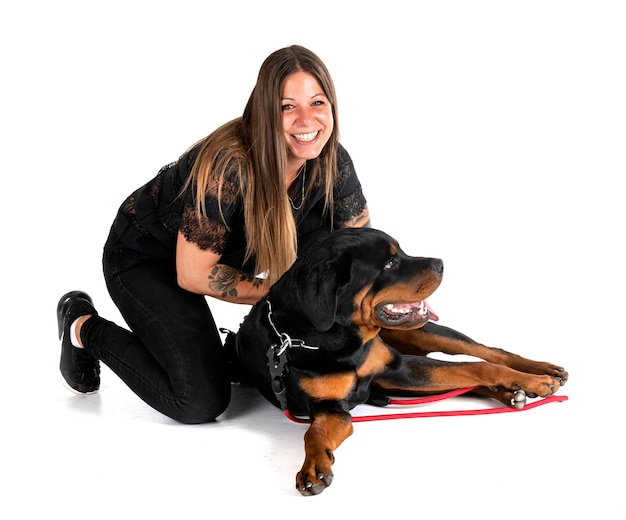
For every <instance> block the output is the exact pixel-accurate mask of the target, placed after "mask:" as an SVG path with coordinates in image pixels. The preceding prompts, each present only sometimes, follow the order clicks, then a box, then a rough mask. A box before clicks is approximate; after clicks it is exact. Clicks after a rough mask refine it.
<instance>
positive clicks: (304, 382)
mask: <svg viewBox="0 0 626 520" xmlns="http://www.w3.org/2000/svg"><path fill="white" fill-rule="evenodd" d="M355 383H356V374H353V373H343V374H328V375H325V376H318V377H303V378H302V379H301V380H300V381H299V382H298V385H299V386H300V388H301V389H302V390H303V391H304V392H306V393H307V394H308V395H309V396H310V397H312V398H314V399H344V398H345V397H346V396H347V395H348V393H350V391H351V390H352V389H353V388H354V384H355Z"/></svg>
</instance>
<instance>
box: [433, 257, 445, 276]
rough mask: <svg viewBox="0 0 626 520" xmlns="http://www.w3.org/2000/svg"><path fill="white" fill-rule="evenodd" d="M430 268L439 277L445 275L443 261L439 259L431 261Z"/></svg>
mask: <svg viewBox="0 0 626 520" xmlns="http://www.w3.org/2000/svg"><path fill="white" fill-rule="evenodd" d="M430 268H431V269H432V270H433V271H435V272H436V273H437V274H438V275H439V276H442V275H443V260H441V259H439V258H433V259H432V260H431V261H430Z"/></svg>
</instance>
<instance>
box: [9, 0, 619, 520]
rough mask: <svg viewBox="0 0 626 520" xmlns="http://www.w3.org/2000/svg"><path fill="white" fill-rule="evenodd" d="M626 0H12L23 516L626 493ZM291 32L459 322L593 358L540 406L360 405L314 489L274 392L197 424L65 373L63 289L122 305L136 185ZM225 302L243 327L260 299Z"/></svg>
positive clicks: (602, 511)
mask: <svg viewBox="0 0 626 520" xmlns="http://www.w3.org/2000/svg"><path fill="white" fill-rule="evenodd" d="M622 5H623V4H622V3H621V2H609V1H602V0H594V1H576V0H568V1H551V0H544V1H526V2H512V1H505V0H498V1H495V0H494V1H439V2H434V1H433V2H419V1H416V2H406V1H397V0H387V1H385V2H371V1H354V2H350V1H340V0H333V1H326V0H319V1H317V2H285V1H278V0H264V1H256V2H255V1H236V0H229V1H227V2H226V1H225V2H211V1H208V0H206V1H191V0H178V1H176V2H164V1H158V0H152V1H138V0H125V1H117V0H109V1H107V2H95V1H75V2H73V1H68V0H57V1H55V2H47V1H28V0H25V1H21V2H11V3H8V2H6V3H3V4H2V7H1V8H0V45H1V47H0V48H1V49H2V50H1V51H0V53H1V54H0V56H1V62H0V67H1V72H2V81H1V83H0V89H1V94H2V95H1V96H0V104H1V114H0V120H1V123H0V124H1V132H2V134H1V141H0V143H1V144H0V146H1V148H0V150H1V153H2V175H3V186H4V188H3V191H2V198H3V203H2V205H1V207H0V211H1V212H2V214H1V216H2V224H3V237H4V239H3V246H2V251H3V254H2V258H3V267H2V273H3V279H4V283H3V287H4V291H3V293H2V296H3V299H4V305H3V310H2V327H3V331H4V341H3V342H2V349H3V352H2V356H3V357H2V368H1V369H0V370H1V374H2V375H1V377H0V385H1V386H0V399H1V400H2V401H1V403H2V411H3V413H2V417H3V427H2V442H1V448H0V450H1V451H0V468H1V471H2V474H3V476H4V484H3V488H2V498H1V499H0V511H3V510H6V512H4V511H3V512H1V513H0V514H1V515H2V517H3V518H11V519H13V518H20V519H21V518H35V517H36V516H35V515H39V516H38V517H49V516H53V515H54V516H55V517H56V516H57V515H60V516H68V517H69V516H72V517H80V518H86V519H95V518H107V519H110V518H122V519H126V518H170V517H174V516H176V517H185V518H205V517H207V518H208V517H212V516H214V515H215V514H217V511H222V513H221V514H226V515H228V517H232V518H248V517H250V518H252V517H257V515H268V516H275V515H280V517H281V518H282V517H287V516H291V515H297V516H298V517H300V518H314V517H315V518H319V517H320V515H329V516H330V517H331V518H335V517H337V516H338V515H339V514H340V513H339V511H340V510H341V511H344V513H341V514H345V512H346V510H347V513H349V514H351V515H353V517H354V518H359V517H364V518H371V517H373V516H374V515H378V514H385V515H389V516H391V515H397V514H406V513H409V514H411V516H415V517H416V518H417V517H421V518H435V519H437V518H442V519H448V518H498V517H507V518H512V519H517V518H527V517H529V516H532V517H560V518H563V517H566V516H567V515H569V514H572V513H577V514H578V515H579V516H580V517H589V516H590V515H592V514H593V517H594V518H614V517H615V516H616V512H617V511H620V510H621V511H623V507H622V506H621V501H620V496H619V493H621V492H622V489H621V488H622V486H621V485H620V486H619V487H618V479H617V477H614V476H613V474H617V475H618V476H619V475H621V472H622V470H623V466H624V463H625V462H626V461H625V460H624V459H625V457H624V443H623V439H624V427H623V425H622V424H623V423H622V422H620V423H619V425H618V420H619V417H620V415H622V410H621V407H622V403H621V398H620V397H619V395H620V394H619V393H618V392H619V390H620V389H621V382H622V378H623V366H624V361H625V360H624V353H623V350H624V346H625V344H624V343H625V342H624V335H623V332H622V330H621V329H622V328H623V322H624V310H625V309H624V303H623V299H622V297H623V294H624V289H625V284H624V274H623V269H624V253H623V249H624V247H623V246H624V244H623V243H624V238H623V237H624V231H623V227H624V223H625V219H624V203H623V196H624V188H623V178H624V173H626V160H625V155H624V154H625V143H626V140H625V138H626V128H625V125H626V123H625V121H626V103H625V99H626V97H625V95H624V92H626V77H625V58H626V52H625V51H626V37H625V31H624V27H625V24H626V17H625V14H624V9H623V8H622ZM292 43H298V44H302V45H305V46H307V47H309V48H310V49H312V50H313V51H315V52H316V53H317V54H318V55H319V56H320V57H321V58H322V59H323V60H324V61H325V63H326V64H327V66H328V68H329V69H330V71H331V73H332V75H333V77H334V80H335V83H336V87H337V91H338V95H339V110H340V128H341V136H342V142H343V144H344V145H345V146H346V148H347V149H348V151H349V152H350V154H351V155H352V158H353V160H354V162H355V164H356V167H357V170H358V173H359V176H360V179H361V182H362V184H363V186H364V189H365V193H366V196H367V198H368V202H369V206H370V211H371V213H372V216H373V224H374V225H375V226H376V227H379V228H381V229H384V230H385V231H387V232H388V233H390V234H392V235H393V236H395V237H396V238H398V239H399V240H400V242H401V245H402V246H403V248H404V249H405V250H406V251H407V252H408V253H410V254H414V255H420V256H421V255H427V256H438V257H441V258H443V259H444V261H445V265H446V275H445V278H444V282H443V285H442V287H441V288H440V290H439V291H438V293H436V295H434V296H433V297H432V298H431V300H430V301H431V304H432V305H433V306H434V307H435V309H436V310H437V312H438V314H439V315H440V317H441V323H443V324H446V325H450V326H453V327H454V328H457V329H459V330H461V331H463V332H465V333H467V334H468V335H470V336H472V337H474V338H475V339H477V340H479V341H482V342H484V343H486V344H489V345H492V346H499V347H502V348H506V349H507V350H512V351H514V352H518V353H520V354H523V355H526V356H528V357H534V358H539V359H542V360H548V361H551V362H554V363H559V364H563V365H564V366H565V367H566V368H567V369H568V370H569V371H570V374H571V379H570V382H569V383H568V385H567V386H566V387H564V388H563V389H562V393H563V394H565V395H568V396H569V400H568V401H567V402H565V403H556V404H550V405H546V406H544V407H540V408H537V409H534V410H529V411H527V412H523V413H516V414H501V415H500V414H498V415H490V416H479V417H458V418H435V419H407V420H400V421H381V422H376V423H360V424H357V425H356V428H355V433H354V435H353V436H352V437H351V438H350V439H348V440H347V441H346V442H345V443H344V444H343V445H342V446H341V447H340V448H339V449H338V450H337V452H336V457H337V462H336V463H335V467H334V469H335V482H334V483H333V485H332V486H331V487H330V488H329V489H328V490H326V491H325V492H324V493H323V494H322V495H320V496H318V497H312V498H302V497H300V496H299V494H298V493H297V492H296V491H295V489H294V476H295V473H296V471H297V470H298V469H299V467H300V465H301V463H302V457H303V453H302V435H303V433H304V427H303V426H301V425H296V424H294V423H291V422H289V421H288V420H287V419H286V418H284V417H283V416H282V415H281V414H280V412H279V411H278V410H275V409H273V408H272V407H271V406H269V405H268V404H266V403H265V402H264V401H263V400H262V399H261V398H259V397H258V396H257V395H256V393H255V392H254V391H253V390H251V389H242V388H235V389H234V396H233V404H232V406H231V408H230V409H229V411H228V412H227V413H226V414H225V415H224V416H223V417H222V418H220V420H219V421H218V422H217V423H215V424H207V425H200V426H183V425H178V424H174V423H172V422H171V421H170V420H168V419H167V418H165V417H163V416H161V415H159V414H158V413H157V412H154V411H153V410H151V409H150V408H148V407H147V405H145V404H143V403H142V402H141V401H140V400H139V399H138V398H136V397H135V396H134V394H132V393H131V392H130V391H129V390H128V389H127V388H126V387H125V386H124V385H123V384H122V383H121V382H120V381H119V380H118V379H117V377H116V376H115V375H114V374H112V373H111V372H110V371H108V369H107V368H106V367H105V368H103V374H102V388H101V392H100V393H99V394H98V395H96V396H91V397H81V396H74V395H73V394H70V393H69V392H68V391H67V390H66V389H65V388H64V387H63V386H61V384H60V383H59V378H58V368H57V365H58V356H59V345H58V341H57V338H56V317H55V307H56V303H57V301H58V298H59V297H60V296H61V295H62V294H63V293H65V292H66V291H68V290H72V289H83V290H86V291H88V292H89V293H90V294H91V295H92V297H93V299H94V301H95V303H96V306H97V308H98V310H99V312H100V314H101V315H103V316H105V317H108V318H110V319H113V320H115V321H120V318H119V314H118V313H117V310H116V309H115V308H114V306H113V304H112V303H111V301H110V300H109V298H108V295H107V293H106V288H105V286H104V281H103V279H102V275H101V267H100V258H101V250H102V245H103V243H104V240H105V237H106V234H107V232H108V228H109V226H110V223H111V221H112V218H113V216H114V214H115V212H116V210H117V207H118V206H119V204H120V203H121V202H122V200H123V199H124V198H125V197H126V196H127V195H128V194H129V193H130V192H131V191H132V190H134V189H135V188H136V187H138V186H139V185H141V184H143V183H144V182H146V181H147V180H148V179H150V178H151V177H152V176H154V174H155V173H156V172H157V171H158V169H159V168H160V167H161V166H162V165H164V164H166V163H168V162H170V161H172V160H175V159H176V158H177V157H178V156H179V155H180V154H181V153H182V152H183V151H184V150H185V149H186V148H187V147H188V146H189V145H191V144H192V143H194V142H195V141H196V140H198V139H200V138H202V137H203V136H205V135H206V134H207V133H209V132H210V131H211V130H213V129H214V128H216V127H217V126H218V125H220V124H222V123H224V122H225V121H227V120H229V119H232V118H234V117H237V116H239V115H240V114H241V112H242V111H243V107H244V105H245V102H246V101H247V98H248V95H249V94H250V91H251V89H252V87H253V85H254V82H255V80H256V75H257V73H258V69H259V67H260V65H261V62H262V61H263V59H264V58H265V57H266V56H267V55H268V54H270V53H271V52H272V51H274V50H276V49H278V48H280V47H284V46H286V45H289V44H292ZM215 309H216V311H215V312H216V314H217V317H218V321H219V325H223V326H228V327H231V328H232V327H235V328H236V327H237V325H238V323H239V320H240V319H241V317H242V316H243V315H244V314H245V312H246V311H247V308H246V307H237V306H231V305H224V304H220V305H217V304H216V307H215ZM475 404H476V403H473V402H468V401H467V400H465V399H460V400H459V399H457V400H455V402H454V403H452V404H448V405H447V406H451V407H453V408H464V407H468V406H470V407H471V406H474V405H475ZM444 406H445V405H444ZM9 512H10V513H9Z"/></svg>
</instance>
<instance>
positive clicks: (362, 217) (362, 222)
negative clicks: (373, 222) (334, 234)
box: [341, 210, 370, 227]
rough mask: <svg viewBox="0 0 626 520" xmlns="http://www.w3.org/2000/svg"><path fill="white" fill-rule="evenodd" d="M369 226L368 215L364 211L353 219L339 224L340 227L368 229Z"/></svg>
mask: <svg viewBox="0 0 626 520" xmlns="http://www.w3.org/2000/svg"><path fill="white" fill-rule="evenodd" d="M369 225H370V213H369V211H367V210H364V211H363V212H362V213H359V214H358V215H356V216H355V217H353V218H351V219H350V220H348V221H346V222H344V223H343V224H341V227H369Z"/></svg>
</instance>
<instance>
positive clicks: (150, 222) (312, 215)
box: [114, 146, 366, 274]
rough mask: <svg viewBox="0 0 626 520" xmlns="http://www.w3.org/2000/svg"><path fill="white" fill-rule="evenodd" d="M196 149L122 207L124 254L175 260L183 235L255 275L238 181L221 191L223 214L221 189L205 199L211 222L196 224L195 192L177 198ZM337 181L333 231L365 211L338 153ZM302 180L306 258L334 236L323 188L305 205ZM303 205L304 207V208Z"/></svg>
mask: <svg viewBox="0 0 626 520" xmlns="http://www.w3.org/2000/svg"><path fill="white" fill-rule="evenodd" d="M197 151H198V149H193V150H191V151H190V152H187V153H185V154H184V155H182V156H181V158H180V159H179V160H178V161H176V162H173V163H170V164H168V165H166V166H164V167H163V168H161V170H160V171H159V173H158V174H157V176H156V177H155V178H153V179H152V180H150V181H149V182H148V183H146V184H145V185H144V186H142V187H141V188H139V189H138V190H136V191H135V192H134V193H132V194H131V195H130V196H129V197H128V198H127V199H126V200H125V201H124V203H123V204H122V206H121V207H120V210H119V213H118V217H117V219H116V222H115V224H114V229H115V231H116V234H117V236H118V238H119V240H120V242H121V245H123V246H124V247H126V248H129V249H131V250H134V251H136V252H138V253H140V254H143V255H147V256H152V257H160V258H165V259H173V258H174V255H175V250H176V236H177V234H178V231H179V230H180V231H181V232H182V233H183V234H184V235H185V237H186V238H187V240H189V241H191V242H194V243H195V244H197V245H198V246H199V247H200V248H201V249H203V250H210V251H212V252H214V253H217V254H219V255H221V259H220V262H221V263H224V264H227V265H230V266H231V267H234V268H237V269H241V270H243V271H245V272H248V273H250V274H255V273H253V269H254V264H253V262H252V261H250V262H248V264H246V265H244V262H243V260H244V256H245V251H246V234H245V228H244V217H243V207H242V198H241V192H240V190H239V186H238V185H237V184H236V182H237V181H236V179H235V177H236V176H233V178H232V179H230V180H226V181H225V182H224V185H223V187H222V203H221V212H220V207H219V205H218V202H217V188H215V190H211V189H210V190H209V193H207V195H206V211H207V218H206V219H203V221H202V222H199V221H198V217H197V214H196V211H195V203H194V197H193V193H192V191H193V187H192V188H191V189H189V190H187V193H184V194H182V196H179V194H180V191H181V189H182V186H183V185H184V183H185V181H186V179H187V177H188V175H189V173H190V171H191V167H192V165H193V161H194V160H195V157H196V154H197ZM337 164H338V167H339V175H338V178H337V181H336V183H335V187H334V192H333V193H334V208H333V214H334V215H333V223H334V226H335V228H337V227H339V226H340V225H341V224H342V223H345V222H348V221H349V220H351V219H352V218H354V217H356V216H357V215H359V214H360V213H361V212H362V211H363V210H364V208H365V206H366V200H365V197H364V196H363V192H362V189H361V183H360V182H359V179H358V178H357V175H356V172H355V169H354V165H353V163H352V159H351V158H350V156H349V154H348V152H347V151H346V150H345V149H344V148H343V147H341V146H340V147H339V151H338V154H337ZM301 177H302V175H300V176H299V178H298V180H297V181H296V185H295V191H294V193H296V194H297V195H295V197H294V200H293V203H294V206H295V207H296V208H299V209H297V210H294V216H295V219H296V226H297V229H298V256H302V255H303V254H304V253H305V252H306V251H308V249H309V248H310V247H311V245H312V244H313V242H314V241H315V240H316V239H317V238H318V237H319V236H320V235H321V234H322V233H324V232H328V231H330V216H329V215H328V214H324V213H323V208H324V187H323V186H319V187H317V188H313V189H312V191H311V192H309V193H307V194H306V197H305V200H304V202H303V203H302V200H301V193H302V184H301V183H302V178H301ZM301 203H302V206H301V207H299V206H300V204H301Z"/></svg>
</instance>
